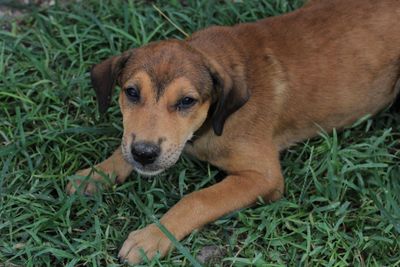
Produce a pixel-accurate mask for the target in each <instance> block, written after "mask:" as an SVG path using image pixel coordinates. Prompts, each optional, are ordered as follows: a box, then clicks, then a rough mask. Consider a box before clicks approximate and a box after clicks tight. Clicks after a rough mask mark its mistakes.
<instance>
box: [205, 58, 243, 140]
mask: <svg viewBox="0 0 400 267" xmlns="http://www.w3.org/2000/svg"><path fill="white" fill-rule="evenodd" d="M206 65H207V68H208V70H209V72H210V74H211V77H212V80H213V86H214V93H213V95H214V101H213V104H212V105H213V107H212V111H211V112H212V114H211V121H212V127H213V129H214V132H215V134H216V135H218V136H220V135H222V132H223V129H224V124H225V121H226V119H227V118H228V117H229V116H230V115H232V114H233V113H234V112H235V111H237V110H238V109H239V108H241V107H242V106H243V105H244V104H245V103H246V102H247V101H248V100H249V97H250V92H249V90H248V89H247V85H246V81H245V75H244V71H242V70H241V69H240V68H239V67H236V68H235V69H232V70H230V73H228V71H226V70H225V69H224V68H223V67H222V66H221V65H220V64H219V63H217V62H216V61H215V60H213V59H210V58H208V59H207V63H206Z"/></svg>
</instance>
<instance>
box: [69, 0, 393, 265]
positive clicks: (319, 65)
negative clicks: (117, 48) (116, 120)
mask: <svg viewBox="0 0 400 267" xmlns="http://www.w3.org/2000/svg"><path fill="white" fill-rule="evenodd" d="M132 58H133V59H132ZM177 59H178V60H177ZM116 69H117V71H116ZM178 69H179V71H177V70H178ZM177 73H179V74H177ZM106 76H110V77H111V76H112V77H113V78H112V79H111V78H109V79H108V80H107V78H105V77H106ZM160 77H163V79H161V80H160ZM166 77H167V78H166ZM399 77H400V1H399V0H380V1H375V0H351V1H348V0H330V1H328V0H319V1H318V0H316V1H312V2H311V3H310V4H308V5H307V6H306V7H304V8H302V9H300V10H298V11H295V12H293V13H290V14H287V15H283V16H279V17H274V18H268V19H264V20H261V21H258V22H255V23H247V24H240V25H236V26H234V27H211V28H208V29H205V30H203V31H199V32H197V33H195V34H194V35H193V36H192V37H191V38H189V39H188V40H185V41H163V42H160V43H156V44H150V45H149V46H146V47H144V48H139V49H137V51H134V52H130V53H129V54H125V55H121V56H119V57H114V58H112V59H110V60H108V61H105V62H103V63H101V64H99V65H97V66H96V67H95V68H94V69H93V71H92V80H93V84H94V87H95V89H96V91H97V95H98V97H99V98H100V101H99V103H100V106H102V105H103V106H107V104H108V102H109V94H110V92H111V88H112V87H113V85H114V83H115V82H116V81H115V80H117V81H118V83H119V84H120V86H121V87H122V88H128V89H126V91H129V93H128V96H125V95H124V92H121V96H120V106H121V110H122V113H123V117H124V139H123V145H122V150H121V149H118V150H117V151H116V152H115V153H114V154H113V156H111V157H110V158H109V159H107V160H106V161H104V162H103V163H100V164H99V165H97V168H98V169H100V170H101V171H103V172H105V173H107V174H116V175H117V177H118V178H117V179H118V180H119V181H120V182H123V181H124V180H125V178H126V177H127V176H128V175H129V173H130V172H131V171H132V170H133V169H136V170H137V171H139V172H142V173H145V174H146V173H147V174H154V173H157V172H158V171H159V170H162V169H165V168H166V167H169V166H170V165H171V164H173V163H174V162H175V161H176V159H177V155H179V154H180V152H181V150H182V148H183V146H184V145H185V150H186V151H187V152H188V153H189V154H192V155H194V156H196V157H197V158H199V159H201V160H204V161H208V162H210V163H211V164H213V165H215V166H218V167H219V168H221V169H223V170H225V171H226V172H227V173H228V176H227V177H226V178H225V179H224V180H223V181H222V182H220V183H218V184H216V185H214V186H212V187H210V188H207V189H203V190H201V191H197V192H194V193H192V194H189V195H188V196H186V197H185V198H184V199H182V200H181V201H180V202H178V203H177V204H176V205H175V206H174V207H173V208H172V209H171V210H170V211H169V212H168V213H167V214H166V215H165V216H163V217H162V219H161V223H162V224H163V225H164V226H165V227H166V228H167V229H168V230H169V231H170V232H171V233H172V234H174V235H175V237H176V238H177V239H182V238H183V237H185V236H186V235H187V234H189V233H190V232H191V231H193V230H194V229H195V228H198V227H201V226H203V225H204V224H206V223H208V222H210V221H213V220H215V219H217V218H218V217H220V216H222V215H224V214H226V213H229V212H231V211H233V210H235V209H238V208H242V207H245V206H248V205H251V204H252V203H254V202H255V201H256V200H257V198H258V197H260V196H261V197H263V198H264V199H266V200H267V201H273V200H276V199H279V198H280V196H281V195H282V193H283V187H284V182H283V177H282V174H281V170H280V163H279V151H280V150H282V149H285V148H287V147H288V146H290V145H292V144H294V143H296V142H299V141H301V140H304V139H306V138H310V137H312V136H315V135H316V134H317V133H318V131H319V130H321V128H322V129H324V130H326V131H331V130H332V129H334V128H342V127H344V126H346V125H349V124H351V123H353V122H354V121H356V120H357V119H359V118H360V117H363V116H365V115H367V114H375V113H376V112H378V111H379V110H382V109H383V108H385V107H386V106H388V105H389V104H390V103H392V102H393V101H394V100H395V97H396V95H397V94H398V93H399V91H400V82H399ZM110 79H111V81H110ZM132 84H140V85H139V87H140V88H141V90H140V96H138V95H137V94H135V90H136V89H137V88H136V87H137V85H134V86H133V85H132ZM135 86H136V87H135ZM132 87H133V89H134V90H133V91H132ZM147 87H148V88H152V89H145V88H147ZM184 87H185V88H192V89H191V90H189V91H187V92H186V91H184V89H182V88H184ZM160 88H163V89H162V90H161V89H160ZM218 88H220V89H218ZM146 90H147V91H146ZM122 91H124V89H123V90H122ZM136 91H138V90H136ZM175 91H176V92H175ZM173 92H175V93H173ZM136 93H138V92H136ZM103 94H105V95H106V96H105V97H104V96H103ZM132 95H133V96H132ZM175 95H181V96H183V97H184V96H186V95H190V96H191V97H187V98H186V102H185V101H184V102H179V101H180V100H179V101H178V104H179V105H180V106H179V107H182V109H183V108H184V112H182V111H181V110H180V109H177V110H180V112H181V113H179V114H180V115H174V114H175V113H174V112H175V111H174V110H173V109H171V108H168V111H164V109H163V107H164V106H166V107H171V104H168V103H172V102H171V101H172V100H170V99H175V98H176V97H175ZM193 95H194V96H193ZM188 98H195V103H194V104H193V103H192V102H191V101H189V100H187V99H188ZM132 99H134V101H133V100H132ZM150 99H155V100H154V101H150ZM192 100H193V99H192ZM129 101H130V102H129ZM140 101H142V102H140ZM146 101H147V102H146ZM163 101H164V102H165V103H164V102H163ZM174 101H175V100H174ZM150 102H151V104H150ZM189 102H190V103H191V104H190V105H191V106H189V105H186V104H187V103H189ZM132 103H135V105H134V104H132ZM160 103H161V104H160ZM163 103H164V104H165V105H164V104H163ZM181 103H184V104H185V103H186V104H185V105H184V104H182V105H181ZM150 105H151V107H152V108H149V106H150ZM146 107H147V108H146ZM174 107H175V106H174ZM133 110H135V111H133ZM154 110H157V112H155V111H154ZM138 113H140V117H138V116H137V114H138ZM135 116H136V117H135ZM149 122H152V124H151V125H150V126H149V125H148V123H149ZM146 123H147V124H146ZM171 124H174V127H171ZM138 129H139V130H138ZM167 129H169V130H167ZM166 131H177V132H178V133H174V134H173V135H171V136H168V135H167V136H163V135H159V134H158V133H159V132H166ZM155 133H156V134H155ZM177 136H178V137H177ZM175 137H176V138H175ZM174 138H175V139H176V140H177V141H174V142H172V141H169V140H172V139H174ZM150 139H151V140H152V142H153V141H154V142H153V143H154V144H155V143H157V142H158V147H157V146H155V145H153V146H152V147H151V148H152V149H153V150H151V151H152V152H154V151H155V150H156V148H157V149H158V150H157V151H158V152H157V153H156V154H155V155H156V156H157V157H160V158H161V159H162V160H158V159H157V160H155V159H154V157H156V156H155V155H151V156H148V157H147V159H143V158H140V155H143V153H145V152H146V153H147V154H149V153H150V152H149V151H150V150H149V149H150V148H149V146H147V148H146V149H147V150H144V152H143V150H141V152H140V153H142V154H140V153H139V156H138V157H139V158H138V157H137V158H138V160H139V161H140V162H141V163H140V164H139V163H138V162H137V160H135V155H133V156H132V154H135V153H136V152H137V151H136V150H135V152H132V151H133V148H132V146H133V147H134V146H135V144H136V143H138V142H139V141H138V140H144V141H146V144H148V143H149V142H150V141H149V140H150ZM189 139H192V141H189ZM164 140H166V141H165V142H164ZM188 141H189V142H188ZM139 143H140V144H139V145H142V144H141V143H143V142H139ZM169 143H171V144H169ZM160 150H161V151H166V152H160ZM171 150H172V152H171ZM154 153H155V152H154ZM154 153H153V154H154ZM163 153H164V154H166V156H163ZM168 153H169V154H168ZM136 156H137V155H136ZM143 162H144V163H143ZM146 166H147V167H146ZM89 173H90V170H89V169H87V170H84V171H83V172H81V174H82V175H89ZM91 176H92V178H93V179H95V180H100V179H101V176H100V175H98V174H91ZM78 183H80V182H78ZM68 190H69V191H70V192H74V191H75V189H74V187H73V186H72V184H70V185H69V186H68ZM93 190H94V186H93V184H88V185H87V186H86V191H87V192H89V193H90V192H92V191H93ZM169 247H170V241H169V240H168V238H166V237H165V236H164V235H163V234H162V233H161V231H160V230H159V229H158V228H157V227H155V226H154V225H150V226H148V227H146V228H144V229H142V230H139V231H135V232H132V233H131V235H130V236H129V238H128V239H127V241H126V242H125V243H124V245H123V247H122V249H121V251H120V256H121V257H122V258H124V259H127V260H128V261H130V262H138V261H140V256H139V255H140V254H139V252H138V249H139V248H143V249H144V250H145V251H146V253H147V255H148V256H149V257H152V256H153V255H154V253H155V252H156V251H157V250H159V251H160V252H161V253H162V254H165V253H166V252H167V251H168V248H169Z"/></svg>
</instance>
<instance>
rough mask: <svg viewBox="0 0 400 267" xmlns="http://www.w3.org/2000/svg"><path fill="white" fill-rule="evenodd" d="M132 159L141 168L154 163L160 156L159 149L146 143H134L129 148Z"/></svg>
mask: <svg viewBox="0 0 400 267" xmlns="http://www.w3.org/2000/svg"><path fill="white" fill-rule="evenodd" d="M131 152H132V156H133V159H134V160H135V161H137V162H139V163H141V164H142V165H143V166H144V165H148V164H151V163H153V162H154V161H156V159H157V157H158V156H159V155H160V147H159V146H158V145H155V144H152V143H147V142H136V143H134V144H133V145H132V148H131Z"/></svg>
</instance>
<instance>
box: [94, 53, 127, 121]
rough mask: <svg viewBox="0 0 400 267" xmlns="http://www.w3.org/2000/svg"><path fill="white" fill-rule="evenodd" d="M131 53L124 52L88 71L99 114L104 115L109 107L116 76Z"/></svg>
mask: <svg viewBox="0 0 400 267" xmlns="http://www.w3.org/2000/svg"><path fill="white" fill-rule="evenodd" d="M130 55H131V53H130V52H126V53H123V54H122V55H119V56H114V57H111V58H109V59H106V60H104V61H103V62H101V63H99V64H96V65H94V66H93V67H92V70H91V71H90V78H91V81H92V86H93V89H94V91H95V92H96V97H97V103H98V106H99V112H100V113H101V114H104V113H105V112H106V111H107V109H108V107H109V106H110V102H111V96H112V93H113V91H114V87H115V84H116V82H117V79H118V76H119V74H120V73H121V71H122V69H123V68H124V65H125V63H126V62H127V61H128V59H129V57H130Z"/></svg>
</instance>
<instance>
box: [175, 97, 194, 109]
mask: <svg viewBox="0 0 400 267" xmlns="http://www.w3.org/2000/svg"><path fill="white" fill-rule="evenodd" d="M196 102H197V100H196V99H194V98H192V97H189V96H187V97H184V98H182V99H180V100H179V101H178V103H176V108H177V109H178V110H182V109H188V108H190V107H192V106H193V105H194V104H196Z"/></svg>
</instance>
